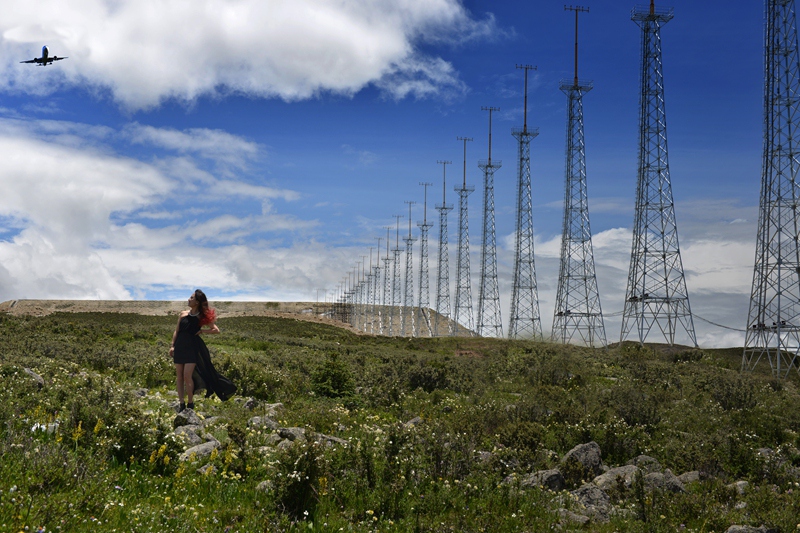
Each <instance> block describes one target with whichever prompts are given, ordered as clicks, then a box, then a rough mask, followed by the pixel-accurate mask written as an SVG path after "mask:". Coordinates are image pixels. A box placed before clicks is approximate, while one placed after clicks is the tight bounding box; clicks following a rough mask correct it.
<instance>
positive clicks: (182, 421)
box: [172, 409, 202, 428]
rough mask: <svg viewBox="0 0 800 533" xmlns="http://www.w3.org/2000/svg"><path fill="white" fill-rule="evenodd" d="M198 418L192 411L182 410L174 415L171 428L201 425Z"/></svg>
mask: <svg viewBox="0 0 800 533" xmlns="http://www.w3.org/2000/svg"><path fill="white" fill-rule="evenodd" d="M201 422H202V421H201V420H200V417H199V416H197V413H195V412H194V411H193V410H192V409H184V410H183V411H181V412H180V413H178V414H177V415H175V420H173V421H172V427H173V428H179V427H181V426H189V425H191V426H199V425H200V424H201Z"/></svg>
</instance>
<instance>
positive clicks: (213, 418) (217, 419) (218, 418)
mask: <svg viewBox="0 0 800 533" xmlns="http://www.w3.org/2000/svg"><path fill="white" fill-rule="evenodd" d="M222 420H223V418H222V417H221V416H209V417H208V418H204V419H203V421H202V422H200V425H201V426H203V427H204V428H207V427H209V426H213V425H215V424H217V423H218V422H221V421H222Z"/></svg>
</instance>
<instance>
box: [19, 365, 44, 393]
mask: <svg viewBox="0 0 800 533" xmlns="http://www.w3.org/2000/svg"><path fill="white" fill-rule="evenodd" d="M22 371H23V372H25V373H26V374H28V375H29V376H30V377H32V378H33V380H34V381H35V382H36V384H37V385H38V386H39V388H40V389H41V388H42V387H44V378H43V377H42V376H40V375H39V374H37V373H36V372H34V371H33V370H31V369H30V368H23V369H22Z"/></svg>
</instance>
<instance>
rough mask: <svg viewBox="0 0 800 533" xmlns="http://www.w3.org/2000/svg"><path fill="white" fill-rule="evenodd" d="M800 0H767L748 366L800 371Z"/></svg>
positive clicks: (744, 359) (774, 371)
mask: <svg viewBox="0 0 800 533" xmlns="http://www.w3.org/2000/svg"><path fill="white" fill-rule="evenodd" d="M794 6H795V3H794V0H767V1H766V29H765V32H764V155H763V159H762V174H761V202H760V215H759V219H758V239H757V242H756V257H755V269H754V272H753V289H752V292H751V295H750V312H749V314H748V317H747V334H746V335H745V343H744V355H743V357H742V370H753V369H754V368H755V367H756V365H757V364H758V362H759V361H760V360H761V359H762V358H766V359H767V360H768V361H769V365H770V368H771V369H772V374H773V375H774V376H776V377H781V378H782V377H786V376H788V375H789V373H790V372H791V370H792V367H794V368H795V369H797V370H798V371H799V372H800V355H798V354H800V249H798V242H797V235H798V226H799V225H800V220H799V219H798V211H797V207H798V204H799V203H800V190H799V189H798V187H800V184H798V181H797V173H798V169H800V162H799V161H798V158H797V157H798V156H797V154H798V153H800V56H799V55H798V40H797V19H796V15H795V7H794Z"/></svg>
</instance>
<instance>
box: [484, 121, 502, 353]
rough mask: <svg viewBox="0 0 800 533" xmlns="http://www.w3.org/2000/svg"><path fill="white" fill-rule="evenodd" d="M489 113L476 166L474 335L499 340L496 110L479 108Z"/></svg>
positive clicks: (498, 166)
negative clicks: (479, 208) (479, 227)
mask: <svg viewBox="0 0 800 533" xmlns="http://www.w3.org/2000/svg"><path fill="white" fill-rule="evenodd" d="M481 110H482V111H488V112H489V158H488V159H486V160H484V161H479V162H478V167H479V168H480V169H481V170H482V171H483V243H482V245H481V285H480V292H479V293H478V335H479V336H481V337H498V338H499V337H502V336H503V324H502V322H501V318H500V290H499V288H498V286H497V241H496V233H495V226H494V173H495V171H496V170H497V169H498V168H500V166H501V164H502V163H501V162H500V161H492V113H493V112H494V111H499V110H500V108H499V107H481Z"/></svg>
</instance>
